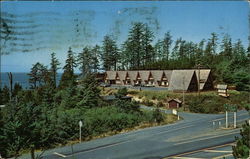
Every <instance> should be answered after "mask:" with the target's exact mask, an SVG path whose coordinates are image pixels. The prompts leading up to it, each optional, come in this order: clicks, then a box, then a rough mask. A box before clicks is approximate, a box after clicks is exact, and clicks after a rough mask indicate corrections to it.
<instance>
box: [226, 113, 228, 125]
mask: <svg viewBox="0 0 250 159" xmlns="http://www.w3.org/2000/svg"><path fill="white" fill-rule="evenodd" d="M227 115H228V113H227V111H226V128H228V119H227Z"/></svg>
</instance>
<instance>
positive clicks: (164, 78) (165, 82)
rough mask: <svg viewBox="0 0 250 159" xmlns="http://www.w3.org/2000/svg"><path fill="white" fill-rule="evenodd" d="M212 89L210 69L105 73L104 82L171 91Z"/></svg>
mask: <svg viewBox="0 0 250 159" xmlns="http://www.w3.org/2000/svg"><path fill="white" fill-rule="evenodd" d="M199 78H200V82H199V84H200V86H199V87H200V90H211V89H213V79H212V75H211V70H210V69H201V70H199V71H198V70H192V69H189V70H138V71H107V72H106V73H105V78H104V80H105V82H106V83H109V84H111V85H124V86H125V85H131V86H154V87H167V88H168V90H172V91H183V90H184V91H186V92H191V91H197V90H198V79H199Z"/></svg>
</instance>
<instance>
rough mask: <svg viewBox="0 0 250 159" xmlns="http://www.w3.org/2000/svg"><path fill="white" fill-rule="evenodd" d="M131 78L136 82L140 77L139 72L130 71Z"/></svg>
mask: <svg viewBox="0 0 250 159" xmlns="http://www.w3.org/2000/svg"><path fill="white" fill-rule="evenodd" d="M128 75H129V78H130V79H131V80H132V81H134V80H136V77H137V75H138V71H128Z"/></svg>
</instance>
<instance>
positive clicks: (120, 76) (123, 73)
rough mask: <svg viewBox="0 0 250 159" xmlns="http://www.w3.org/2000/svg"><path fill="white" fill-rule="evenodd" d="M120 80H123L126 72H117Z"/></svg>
mask: <svg viewBox="0 0 250 159" xmlns="http://www.w3.org/2000/svg"><path fill="white" fill-rule="evenodd" d="M117 73H118V76H119V78H120V80H125V79H126V76H127V71H117Z"/></svg>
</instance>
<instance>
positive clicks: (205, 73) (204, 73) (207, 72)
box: [194, 69, 211, 90]
mask: <svg viewBox="0 0 250 159" xmlns="http://www.w3.org/2000/svg"><path fill="white" fill-rule="evenodd" d="M194 71H195V73H196V77H197V80H198V78H199V71H198V70H194ZM210 73H211V70H210V69H201V70H200V81H201V82H200V89H201V90H203V88H204V86H205V83H206V82H207V80H208V77H209V75H210Z"/></svg>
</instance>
